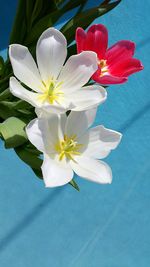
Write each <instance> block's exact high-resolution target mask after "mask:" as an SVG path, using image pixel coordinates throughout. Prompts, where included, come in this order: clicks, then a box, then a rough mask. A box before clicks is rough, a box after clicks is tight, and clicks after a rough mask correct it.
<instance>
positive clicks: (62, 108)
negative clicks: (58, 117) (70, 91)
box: [42, 100, 72, 114]
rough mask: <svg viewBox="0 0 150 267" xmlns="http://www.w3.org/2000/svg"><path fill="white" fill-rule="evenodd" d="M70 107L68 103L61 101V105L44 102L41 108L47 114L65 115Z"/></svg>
mask: <svg viewBox="0 0 150 267" xmlns="http://www.w3.org/2000/svg"><path fill="white" fill-rule="evenodd" d="M71 107H72V105H71V104H70V103H69V101H68V100H67V101H63V102H61V103H57V102H55V103H53V104H50V103H48V102H45V103H44V104H43V106H42V108H43V110H45V111H46V112H47V113H57V114H61V113H65V112H66V111H67V110H69V109H70V108H71Z"/></svg>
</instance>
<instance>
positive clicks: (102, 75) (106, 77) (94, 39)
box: [76, 24, 143, 84]
mask: <svg viewBox="0 0 150 267" xmlns="http://www.w3.org/2000/svg"><path fill="white" fill-rule="evenodd" d="M76 43H77V51H78V53H80V52H82V51H85V50H90V51H94V52H96V54H97V64H98V70H97V71H96V72H95V73H94V74H93V76H92V79H93V80H94V81H96V82H98V83H100V84H118V83H124V82H126V81H127V80H128V76H129V75H131V74H133V73H135V72H137V71H140V70H142V69H143V65H142V63H141V62H140V60H138V59H136V58H133V55H134V51H135V44H134V43H133V42H131V41H128V40H123V41H119V42H117V43H116V44H114V45H113V46H111V47H110V48H108V49H107V45H108V31H107V29H106V27H105V26H104V25H102V24H95V25H93V26H91V27H90V28H89V29H88V31H87V33H86V32H85V31H84V30H83V29H82V28H77V30H76Z"/></svg>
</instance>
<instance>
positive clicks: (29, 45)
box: [0, 0, 143, 190]
mask: <svg viewBox="0 0 150 267" xmlns="http://www.w3.org/2000/svg"><path fill="white" fill-rule="evenodd" d="M86 2H87V1H86V0H82V1H81V0H80V1H78V0H76V1H74V0H73V1H67V2H66V1H63V0H53V1H48V0H30V1H29V0H26V1H24V0H20V1H19V5H18V10H17V14H16V18H15V21H14V25H13V29H12V33H11V36H10V45H9V48H8V57H7V59H6V61H5V62H4V60H3V58H2V57H1V58H0V137H1V139H2V140H3V141H4V144H5V147H6V148H13V149H14V150H15V152H16V154H17V155H18V157H19V158H20V159H21V160H22V161H24V162H25V163H26V164H28V165H29V166H30V167H31V168H32V170H33V171H34V173H35V174H36V176H37V177H39V178H42V179H43V180H44V183H45V185H46V187H55V186H62V185H64V184H67V183H69V184H71V185H72V186H73V187H74V188H75V189H77V190H79V187H78V185H77V183H76V182H75V180H74V179H73V177H74V173H76V174H77V175H79V176H80V177H83V178H85V179H88V180H90V181H93V182H97V183H101V184H105V183H111V181H112V172H111V169H110V167H109V166H108V164H106V163H105V162H104V161H103V159H104V158H105V157H106V156H107V155H108V154H109V153H110V151H111V150H113V149H115V148H116V147H117V146H118V144H119V142H120V140H121V136H122V135H121V133H119V132H116V131H113V130H110V129H107V128H105V127H104V126H102V125H99V126H96V127H93V128H91V126H92V124H93V122H94V119H95V116H96V111H97V108H98V106H99V105H101V104H102V103H103V102H104V101H106V99H107V91H106V89H107V86H109V85H111V84H121V83H124V82H126V81H127V79H128V76H129V75H131V74H133V73H135V72H137V71H140V70H142V69H143V66H142V64H141V62H140V61H139V60H138V59H135V58H134V57H133V56H134V50H135V44H134V43H133V42H131V41H128V40H123V41H118V42H117V43H116V44H114V45H113V46H111V47H110V48H108V31H107V29H106V27H105V26H104V25H102V24H92V25H91V23H92V22H93V21H94V20H95V19H96V18H98V17H100V16H102V15H104V14H105V13H106V12H109V11H110V10H112V9H113V8H115V7H116V6H117V5H118V4H119V3H120V2H121V1H120V0H116V1H109V0H107V1H106V0H105V1H103V2H101V3H100V4H99V5H98V6H96V7H92V8H89V9H87V8H86ZM70 10H75V11H74V15H73V17H72V18H71V19H69V20H67V22H66V23H64V24H63V26H62V27H61V28H60V30H58V29H56V27H55V25H56V23H57V22H58V20H59V19H60V17H63V16H64V14H66V13H67V12H68V11H70ZM90 25H91V26H90ZM89 26H90V27H89ZM87 27H89V28H88V30H87Z"/></svg>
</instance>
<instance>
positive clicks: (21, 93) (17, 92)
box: [9, 77, 41, 107]
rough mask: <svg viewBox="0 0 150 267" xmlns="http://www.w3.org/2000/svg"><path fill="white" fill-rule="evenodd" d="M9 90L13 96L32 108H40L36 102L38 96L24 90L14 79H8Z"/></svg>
mask: <svg viewBox="0 0 150 267" xmlns="http://www.w3.org/2000/svg"><path fill="white" fill-rule="evenodd" d="M9 88H10V91H11V93H12V94H13V95H14V96H16V97H18V98H20V99H22V100H25V101H27V102H28V103H30V104H31V105H32V106H34V107H41V104H40V103H39V101H38V94H37V93H33V92H31V91H29V90H27V89H25V88H24V87H23V86H22V85H21V84H20V82H18V81H17V79H16V78H15V77H11V78H10V83H9Z"/></svg>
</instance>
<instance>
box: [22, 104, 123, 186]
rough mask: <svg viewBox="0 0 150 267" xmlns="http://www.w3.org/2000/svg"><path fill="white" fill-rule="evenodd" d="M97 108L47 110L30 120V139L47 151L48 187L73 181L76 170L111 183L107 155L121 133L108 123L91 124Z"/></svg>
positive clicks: (45, 179)
mask: <svg viewBox="0 0 150 267" xmlns="http://www.w3.org/2000/svg"><path fill="white" fill-rule="evenodd" d="M95 114H96V109H92V110H88V111H81V112H74V111H72V112H71V113H70V114H69V116H68V117H67V116H66V115H65V114H63V115H57V114H48V115H47V114H46V113H45V115H42V114H41V116H40V117H39V118H37V119H34V120H33V121H31V122H30V123H29V125H28V126H27V128H26V132H27V135H28V138H29V140H30V142H31V143H32V144H33V145H34V146H35V147H36V148H37V149H38V150H40V151H41V152H43V155H44V156H43V164H42V173H43V179H44V182H45V185H46V187H55V186H61V185H64V184H66V183H69V182H70V181H71V179H72V178H73V175H74V172H75V173H76V174H77V175H79V176H81V177H83V178H85V179H88V180H91V181H93V182H97V183H102V184H105V183H111V181H112V172H111V169H110V167H109V166H108V165H107V164H106V163H105V162H103V161H100V160H99V159H103V158H105V157H106V156H107V155H108V154H109V153H110V151H111V150H112V149H115V148H116V147H117V145H118V144H119V142H120V140H121V134H120V133H118V132H116V131H112V130H109V129H107V128H105V127H104V126H101V125H99V126H97V127H95V128H89V127H90V126H91V125H92V123H93V121H94V118H95Z"/></svg>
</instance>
